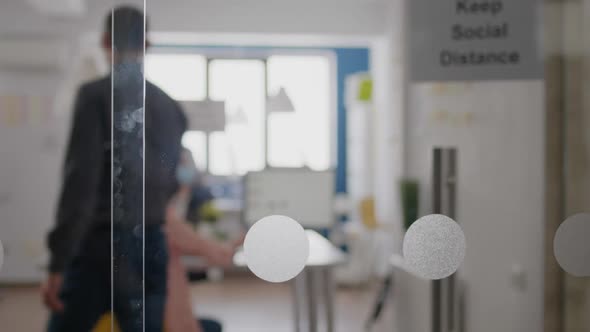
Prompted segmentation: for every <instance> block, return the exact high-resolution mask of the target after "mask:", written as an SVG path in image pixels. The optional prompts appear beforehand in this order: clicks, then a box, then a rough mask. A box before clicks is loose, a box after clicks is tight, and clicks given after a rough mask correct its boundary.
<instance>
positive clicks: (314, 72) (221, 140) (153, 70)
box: [146, 54, 332, 175]
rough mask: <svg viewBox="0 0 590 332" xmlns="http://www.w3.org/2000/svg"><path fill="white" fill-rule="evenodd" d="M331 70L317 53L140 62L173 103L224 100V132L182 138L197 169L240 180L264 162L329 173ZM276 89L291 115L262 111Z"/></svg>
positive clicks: (176, 56)
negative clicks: (285, 97)
mask: <svg viewBox="0 0 590 332" xmlns="http://www.w3.org/2000/svg"><path fill="white" fill-rule="evenodd" d="M330 69H331V68H330V59H329V58H328V57H326V56H319V55H301V56H300V55H273V56H269V57H267V58H256V59H222V58H208V57H206V56H203V55H200V54H152V55H148V57H147V59H146V77H147V78H148V80H150V81H152V82H153V83H154V84H156V85H158V86H160V87H161V88H162V89H163V90H164V91H166V92H168V93H169V94H170V95H171V96H172V97H173V98H175V99H177V100H205V99H206V98H210V99H211V100H217V101H225V108H226V110H225V111H226V119H227V124H226V130H225V131H224V132H214V133H210V134H206V133H203V132H194V131H191V132H187V133H186V134H185V137H184V138H183V145H184V146H185V147H186V148H188V149H190V150H191V151H192V152H193V155H194V159H195V161H196V163H197V166H198V167H199V168H201V169H203V170H208V172H209V173H211V174H214V175H243V174H245V173H247V172H249V171H254V170H261V169H263V168H264V167H265V164H268V165H269V166H273V167H302V166H308V167H310V168H312V169H315V170H324V169H327V168H329V167H330V166H331V145H330V144H331V142H332V140H331V137H332V133H331V128H332V126H331V124H330V120H331V107H332V103H331V98H332V95H331V84H332V81H331V70H330ZM265 87H266V91H265ZM281 89H284V91H285V92H286V93H287V95H288V97H289V99H290V101H291V103H292V104H293V108H294V112H281V113H274V112H267V111H266V109H265V107H266V102H265V100H266V98H267V97H268V96H274V95H276V94H277V93H278V92H279V91H280V90H281ZM266 117H267V118H266ZM266 121H268V158H267V160H265V158H266V156H265V153H266V152H265V146H266V142H265V123H266ZM207 144H208V145H209V149H207V148H206V147H207Z"/></svg>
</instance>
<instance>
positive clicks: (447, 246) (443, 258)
mask: <svg viewBox="0 0 590 332" xmlns="http://www.w3.org/2000/svg"><path fill="white" fill-rule="evenodd" d="M465 248H466V244H465V235H464V233H463V230H462V229H461V227H460V226H459V225H458V224H457V223H456V222H455V221H454V220H453V219H451V218H449V217H447V216H443V215H440V214H433V215H429V216H425V217H422V218H420V219H418V220H416V222H414V223H413V224H412V226H410V228H409V229H408V231H407V232H406V235H405V237H404V243H403V255H404V261H405V263H406V264H407V266H408V267H409V268H410V269H411V270H412V271H413V272H415V273H416V274H418V275H419V276H421V277H423V278H426V279H431V280H438V279H443V278H446V277H448V276H450V275H451V274H453V273H455V272H456V271H457V269H459V267H460V266H461V264H462V263H463V259H464V258H465Z"/></svg>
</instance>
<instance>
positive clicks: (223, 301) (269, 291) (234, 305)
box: [0, 276, 393, 332]
mask: <svg viewBox="0 0 590 332" xmlns="http://www.w3.org/2000/svg"><path fill="white" fill-rule="evenodd" d="M191 292H192V296H193V298H194V300H195V311H196V312H197V313H198V314H199V315H200V316H209V317H215V318H217V319H219V320H221V321H222V322H223V324H224V328H225V329H224V331H225V332H254V331H256V332H265V331H272V332H281V331H286V332H289V331H293V322H292V307H291V297H290V296H291V290H290V287H289V286H288V285H287V284H269V283H266V282H263V281H260V280H258V279H254V278H251V277H243V276H241V277H229V278H226V279H225V280H223V281H221V282H204V283H199V284H196V285H195V286H194V287H193V288H192V290H191ZM374 298H375V287H367V288H365V289H344V288H339V289H338V291H337V292H336V303H335V305H336V308H335V310H336V313H335V315H336V332H362V331H363V325H364V322H365V320H366V318H367V315H368V313H369V310H370V308H371V306H372V305H373V301H374ZM390 312H391V308H390V307H389V310H386V311H385V313H384V316H383V317H382V319H381V321H380V322H379V324H378V326H376V328H375V329H374V330H373V331H372V332H392V331H393V328H392V327H391V326H392V322H391V314H390ZM46 315H47V313H46V311H45V309H44V308H43V306H42V304H41V303H40V301H39V295H38V291H37V288H36V287H17V288H14V287H13V288H9V289H7V288H4V287H1V288H0V331H7V332H29V331H30V332H36V331H42V330H43V326H44V322H45V319H46ZM320 331H322V330H320Z"/></svg>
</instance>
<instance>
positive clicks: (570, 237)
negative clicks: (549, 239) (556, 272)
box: [553, 213, 590, 277]
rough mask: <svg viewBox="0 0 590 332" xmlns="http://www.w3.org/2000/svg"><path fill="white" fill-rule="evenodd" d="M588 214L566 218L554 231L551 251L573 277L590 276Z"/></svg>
mask: <svg viewBox="0 0 590 332" xmlns="http://www.w3.org/2000/svg"><path fill="white" fill-rule="evenodd" d="M589 236H590V214H588V213H580V214H576V215H573V216H571V217H569V218H567V219H566V220H565V221H564V222H563V223H562V224H561V226H559V228H558V229H557V232H556V233H555V238H554V239H553V252H554V254H555V258H556V259H557V262H558V263H559V265H560V266H561V268H562V269H564V270H565V271H566V272H567V273H569V274H571V275H573V276H575V277H590V260H589V257H590V241H589Z"/></svg>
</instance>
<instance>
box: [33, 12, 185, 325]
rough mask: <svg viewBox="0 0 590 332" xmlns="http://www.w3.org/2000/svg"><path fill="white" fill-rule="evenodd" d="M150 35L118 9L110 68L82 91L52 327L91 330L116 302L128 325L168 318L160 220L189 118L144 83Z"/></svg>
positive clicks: (56, 251) (56, 238)
mask: <svg viewBox="0 0 590 332" xmlns="http://www.w3.org/2000/svg"><path fill="white" fill-rule="evenodd" d="M144 36H145V23H144V16H143V13H142V12H141V11H139V10H137V9H135V8H132V7H118V8H116V9H115V10H113V11H112V13H111V14H110V15H109V16H108V18H107V20H106V24H105V29H104V35H103V40H102V46H103V48H104V49H105V51H106V53H107V54H108V55H109V59H111V61H112V65H113V67H112V72H111V74H109V75H108V76H107V77H105V78H102V79H99V80H96V81H93V82H90V83H86V84H84V85H82V86H81V87H80V89H79V91H78V94H77V97H76V102H75V106H74V114H73V125H72V131H71V136H70V139H69V145H68V148H67V152H66V159H65V164H64V174H63V176H64V182H63V187H62V192H61V196H60V199H59V202H58V210H57V216H56V219H57V220H56V224H55V227H54V228H53V229H52V230H51V232H50V233H49V236H48V247H49V250H50V263H49V275H48V278H47V280H46V282H45V283H44V285H43V287H42V296H43V300H44V302H45V304H46V305H47V306H48V307H49V308H50V309H51V317H50V319H49V323H48V327H47V331H49V332H70V331H71V332H84V331H90V330H91V329H92V327H93V326H94V324H95V323H96V322H97V321H98V319H99V318H100V317H101V316H102V315H103V314H105V313H107V312H111V310H112V312H113V313H114V315H115V317H116V320H117V322H118V324H119V326H120V327H121V329H122V330H123V331H124V332H133V331H148V332H150V331H161V330H162V327H163V325H164V324H163V314H164V303H165V299H166V266H167V260H168V255H167V244H166V238H165V235H164V232H163V230H162V225H163V223H164V221H165V215H166V208H167V205H168V202H169V201H170V199H171V197H172V195H173V194H174V193H175V192H176V191H177V188H178V183H177V180H176V174H175V172H176V168H177V164H178V160H179V158H180V151H181V138H182V135H183V133H184V131H185V130H186V118H185V117H184V115H183V113H182V111H181V109H180V107H179V106H178V104H177V103H176V102H175V101H174V100H173V99H172V98H170V97H169V96H168V95H166V94H165V93H164V92H163V91H162V90H160V89H159V88H158V87H156V86H155V85H153V84H151V83H149V82H145V86H144V79H143V69H142V67H143V66H142V62H143V54H144V46H145V44H146V43H145V38H144ZM144 100H145V112H144V107H143V105H144V104H143V102H144ZM144 138H145V141H144ZM144 328H145V329H144Z"/></svg>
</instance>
